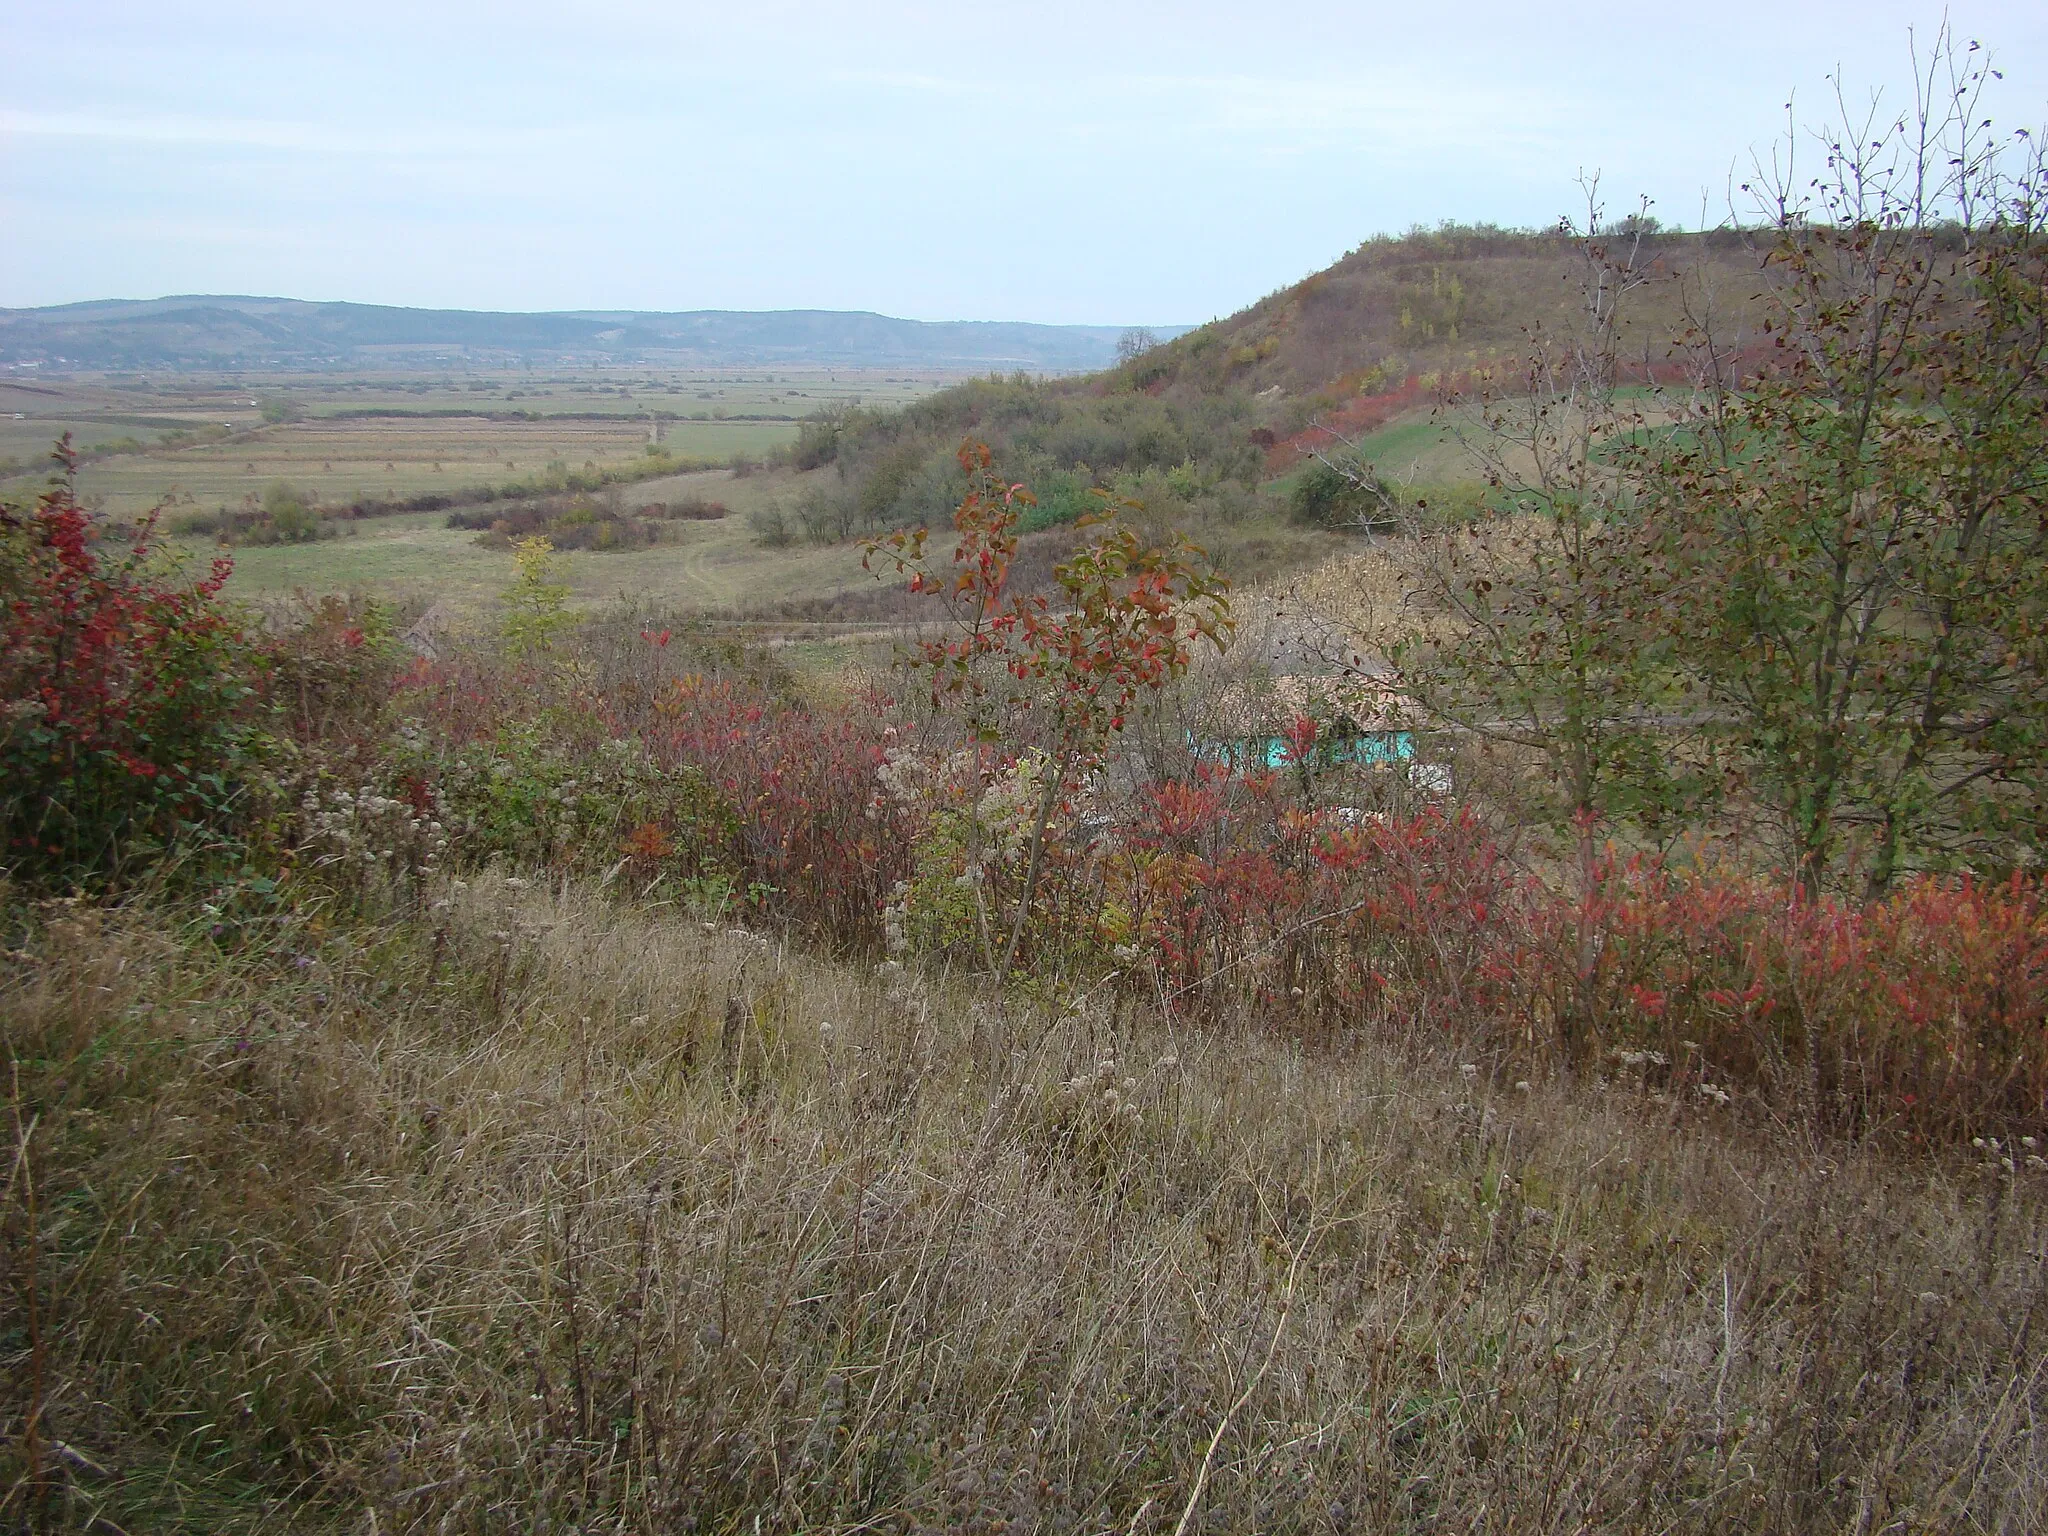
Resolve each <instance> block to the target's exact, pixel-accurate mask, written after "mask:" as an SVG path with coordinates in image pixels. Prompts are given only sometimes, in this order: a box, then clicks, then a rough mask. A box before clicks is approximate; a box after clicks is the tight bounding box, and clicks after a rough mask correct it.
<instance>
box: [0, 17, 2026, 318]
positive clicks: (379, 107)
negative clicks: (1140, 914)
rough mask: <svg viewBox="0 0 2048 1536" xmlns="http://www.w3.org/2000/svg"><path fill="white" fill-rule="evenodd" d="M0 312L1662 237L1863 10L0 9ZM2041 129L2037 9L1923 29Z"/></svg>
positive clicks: (1283, 271)
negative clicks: (1450, 237) (1586, 223)
mask: <svg viewBox="0 0 2048 1536" xmlns="http://www.w3.org/2000/svg"><path fill="white" fill-rule="evenodd" d="M0 11H4V14H0V56H4V57H5V58H6V59H7V61H8V65H9V68H8V71H7V73H8V81H9V89H8V92H7V95H6V98H5V104H4V105H0V218H4V220H5V226H6V235H5V238H4V239H0V305H8V306H19V305H36V304H53V303H64V302H69V301H72V300H78V299H90V298H108V297H122V298H142V297H155V296H157V295H160V294H165V293H260V294H285V295H291V296H294V297H302V298H315V299H354V300H360V301H365V302H371V303H382V304H407V305H425V306H434V307H459V308H468V309H585V308H617V309H628V308H630V309H659V310H674V309H708V308H729V309H780V308H826V309H872V310H879V311H882V312H883V313H886V314H893V315H904V316H910V317H913V318H918V319H934V320H936V319H1004V320H1044V321H1080V322H1090V323H1097V324H1114V325H1121V324H1139V323H1148V324H1164V323H1172V322H1197V321H1202V320H1206V319H1209V318H1210V317H1212V316H1215V315H1219V314H1227V313H1229V312H1230V311H1232V310H1235V309H1238V308H1240V307H1242V306H1243V305H1245V304H1247V303H1249V302H1251V301H1253V300H1255V299H1257V298H1258V297H1260V296H1261V295H1262V294H1265V293H1268V292H1270V291H1272V290H1273V289H1275V288H1277V287H1280V286H1282V285H1284V284H1286V283H1290V282H1293V281H1294V280H1296V279H1298V278H1300V277H1302V276H1304V275H1306V274H1307V273H1309V272H1311V271H1313V270H1315V269H1316V268H1318V267H1321V266H1324V265H1327V264H1328V263H1329V262H1330V261H1332V260H1334V259H1335V258H1336V257H1338V256H1339V255H1341V254H1342V253H1343V252H1344V251H1346V250H1347V249H1349V248H1350V247H1352V246H1353V245H1356V244H1357V243H1358V241H1359V240H1361V239H1362V238H1364V237H1365V236H1367V235H1370V234H1373V233H1375V232H1379V231H1398V230H1401V229H1404V228H1406V227H1408V226H1409V225H1411V224H1414V223H1417V222H1421V223H1430V224H1433V223H1436V222H1437V221H1439V220H1442V219H1459V220H1492V221H1495V222H1499V223H1506V224H1529V223H1549V222H1552V221H1553V220H1555V219H1556V218H1557V217H1558V215H1560V214H1562V213H1565V212H1567V211H1569V210H1571V209H1572V208H1573V207H1574V206H1575V202H1576V200H1577V199H1578V196H1579V194H1578V193H1577V191H1576V189H1575V185H1574V182H1575V178H1576V176H1577V175H1578V173H1579V172H1580V171H1581V170H1587V171H1590V170H1594V169H1598V170H1599V171H1601V172H1602V174H1603V176H1604V182H1603V186H1604V187H1605V189H1606V190H1607V191H1608V192H1609V193H1610V194H1611V197H1612V200H1613V202H1614V203H1616V204H1617V205H1621V204H1629V203H1632V202H1633V200H1634V198H1635V196H1636V195H1637V194H1639V193H1647V194H1648V195H1649V196H1651V197H1652V198H1654V199H1655V203H1656V208H1655V211H1656V212H1657V213H1658V214H1660V215H1662V216H1663V217H1664V218H1665V219H1666V220H1667V222H1679V223H1684V224H1688V225H1689V224H1692V223H1694V222H1695V221H1696V220H1697V218H1698V215H1699V210H1700V207H1701V200H1702V198H1703V197H1705V198H1706V199H1707V201H1708V204H1709V211H1710V213H1711V214H1712V215H1714V216H1718V215H1719V214H1720V213H1721V212H1722V211H1723V210H1724V208H1725V203H1726V190H1727V185H1728V179H1729V173H1730V170H1731V168H1734V167H1737V166H1738V165H1741V164H1746V163H1747V158H1748V155H1749V153H1750V151H1751V150H1752V149H1753V148H1754V147H1757V146H1765V145H1768V144H1769V142H1770V141H1771V139H1772V138H1773V136H1774V135H1775V134H1777V133H1779V132H1781V131H1782V129H1783V125H1784V107H1785V103H1786V101H1787V100H1788V99H1789V98H1791V97H1793V96H1794V95H1795V94H1796V97H1797V99H1798V101H1799V102H1800V104H1801V106H1802V107H1811V108H1813V109H1815V110H1818V109H1819V108H1820V107H1821V106H1822V105H1823V103H1824V101H1825V100H1826V96H1827V92H1828V90H1829V76H1830V75H1831V74H1832V73H1833V72H1834V70H1835V69H1836V67H1837V66H1838V65H1839V66H1840V67H1841V69H1842V71H1843V73H1844V76H1845V78H1846V79H1847V81H1848V82H1849V83H1850V85H1851V86H1852V88H1854V89H1855V90H1856V91H1858V92H1859V93H1863V94H1866V95H1867V93H1868V91H1869V90H1870V89H1871V88H1873V87H1877V86H1883V87H1886V88H1887V89H1888V91H1889V92H1890V93H1891V98H1892V99H1903V98H1901V97H1899V95H1898V93H1899V92H1901V91H1902V90H1904V89H1905V82H1906V79H1907V75H1908V69H1907V64H1906V59H1907V52H1906V50H1907V34H1908V29H1909V28H1914V27H1917V28H1918V29H1919V32H1920V35H1921V37H1922V39H1923V41H1924V40H1925V39H1926V38H1927V37H1928V35H1929V34H1930V33H1931V32H1932V30H1933V29H1934V28H1935V27H1936V26H1937V25H1938V24H1939V21H1940V16H1941V11H1940V9H1939V7H1938V5H1932V4H1919V5H1913V4H1900V3H1893V0H1856V3H1840V0H1773V3H1757V0H1694V3H1691V4H1681V5H1677V6H1668V5H1651V4H1637V5H1627V4H1614V3H1611V0H1610V3H1606V4H1600V5H1586V4H1578V3H1560V4H1551V5H1544V4H1541V3H1521V4H1494V3H1492V0H1460V3H1456V4H1436V5H1428V4H1417V3H1413V0H1406V3H1402V4H1398V5H1385V4H1379V3H1372V4H1358V3H1353V4H1345V3H1342V0H1333V3H1328V4H1323V5H1317V6H1299V5H1292V4H1284V3H1269V4H1253V5H1247V4H1243V3H1242V0H1237V3H1229V4H1208V3H1189V4H1180V5H1149V4H1135V3H1125V0H1096V3H1092V4H1076V5H1068V4H1065V3H1040V4H1033V5H1006V6H995V5H989V6H970V5H966V4H952V5H941V4H932V5H925V4H901V3H893V0H869V3H866V4H860V5H828V4H784V3H778V0H722V3H719V4H715V5H699V4H696V3H693V0H667V3H657V0H579V3H577V4H574V5H571V4H569V3H566V0H561V3H555V4H544V5H543V4H528V3H525V0H491V3H488V4H476V5H471V4H439V3H436V0H413V3H406V4H392V3H386V0H348V3H345V4H336V5H322V6H299V5H294V4H290V3H282V4H281V3H279V0H265V3H263V4H245V3H242V0H212V3H209V4H205V5H190V4H184V3H180V0H145V3H107V0H65V3H63V4H33V3H28V0H20V3H16V4H13V5H9V6H6V7H4V8H0ZM1950 15H1951V20H1952V24H1953V25H1954V27H1955V29H1956V30H1957V31H1958V32H1960V33H1962V34H1964V35H1966V36H1974V37H1979V38H1982V39H1983V41H1984V42H1985V43H1986V44H1987V45H1989V46H1990V47H1991V48H1992V49H1993V51H1994V52H1995V54H1996V56H1997V59H1998V62H1999V63H2000V64H2001V65H2002V67H2003V69H2004V71H2005V74H2006V77H2007V78H2006V81H2005V83H2004V86H2003V88H2002V89H2001V90H2000V91H1999V92H1998V94H1997V95H1996V96H1995V97H1994V98H1993V104H1992V105H1993V111H1994V114H1995V115H1996V116H1997V117H1998V118H1999V120H2000V121H2001V122H2002V123H2010V124H2013V125H2019V124H2022V123H2027V124H2034V123H2039V122H2041V121H2043V120H2044V119H2048V4H2043V3H2041V0H2031V3H2008V0H1999V3H1992V0H1985V3H1974V4H1973V3H1959V4H1956V5H1954V6H1952V7H1951V8H1950Z"/></svg>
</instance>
